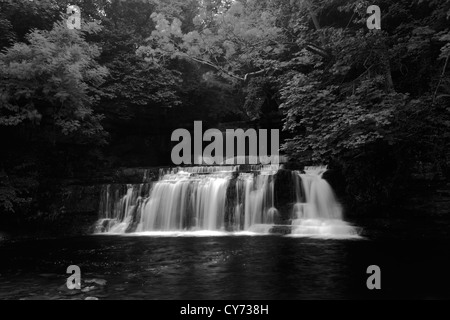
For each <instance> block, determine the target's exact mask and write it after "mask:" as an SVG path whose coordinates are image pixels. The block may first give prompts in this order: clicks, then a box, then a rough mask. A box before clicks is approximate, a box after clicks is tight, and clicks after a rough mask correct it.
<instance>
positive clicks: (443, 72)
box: [433, 54, 450, 102]
mask: <svg viewBox="0 0 450 320" xmlns="http://www.w3.org/2000/svg"><path fill="white" fill-rule="evenodd" d="M449 58H450V54H449V55H448V56H447V58H446V59H445V63H444V68H443V69H442V73H441V76H440V77H439V82H438V84H437V86H436V90H435V91H434V95H433V102H434V101H435V100H436V95H437V93H438V90H439V87H440V86H441V82H442V79H443V78H444V76H445V69H447V64H448V59H449Z"/></svg>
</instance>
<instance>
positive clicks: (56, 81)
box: [0, 21, 108, 210]
mask: <svg viewBox="0 0 450 320" xmlns="http://www.w3.org/2000/svg"><path fill="white" fill-rule="evenodd" d="M98 30H99V26H98V25H97V24H95V23H90V24H84V25H83V30H82V31H78V30H69V29H67V27H66V25H65V22H64V21H60V22H58V23H55V25H54V27H53V29H51V30H50V31H46V30H34V31H33V32H31V33H30V34H29V35H28V36H27V37H26V40H27V42H28V43H16V44H14V45H13V46H12V47H10V48H8V49H7V50H6V51H5V52H4V53H2V54H0V75H1V76H0V130H2V132H3V134H2V145H4V146H5V149H4V150H8V152H7V153H6V155H5V156H4V157H3V158H2V163H1V170H2V176H3V178H4V179H2V180H3V181H4V182H2V185H3V186H2V187H1V190H2V195H1V196H0V199H1V201H2V205H1V206H3V207H4V209H7V210H13V209H14V206H13V204H12V202H13V201H12V200H14V199H16V200H17V203H19V204H20V203H23V202H24V200H23V199H27V198H29V197H30V194H32V193H33V192H35V191H33V190H32V189H33V186H37V185H38V183H37V180H34V181H33V182H32V183H28V184H26V183H25V181H26V180H27V179H28V180H29V179H30V178H31V179H32V178H33V177H34V178H36V179H39V180H41V179H40V178H38V176H39V175H41V173H42V171H43V170H44V169H46V168H48V167H49V166H50V167H51V168H48V169H49V170H50V171H53V172H54V173H55V171H56V169H57V168H58V166H59V165H55V163H58V158H59V156H60V155H61V154H60V152H61V151H62V150H64V148H66V147H65V146H71V145H79V146H82V145H101V144H104V143H105V142H106V140H105V139H106V132H105V131H104V129H103V127H102V125H101V120H102V116H101V115H99V114H96V113H95V112H94V110H93V106H94V105H95V103H97V102H98V100H99V99H100V96H101V95H102V91H101V90H99V87H100V86H101V85H102V83H103V82H104V79H105V77H106V76H107V74H108V72H107V69H106V68H105V67H102V66H100V65H99V64H98V63H97V62H96V61H95V59H96V58H97V57H98V56H99V54H100V52H99V49H98V47H97V46H95V45H92V44H89V43H88V42H86V40H85V37H86V34H89V33H93V32H97V31H98ZM10 135H16V137H15V140H13V141H10V139H8V137H10ZM58 150H59V151H58ZM62 155H63V156H64V158H66V157H67V150H66V151H65V152H63V154H62ZM52 156H53V157H55V158H54V159H51V157H52ZM64 158H63V159H64ZM50 159H51V160H50ZM59 159H60V160H62V159H61V158H59ZM41 161H42V162H41ZM59 163H61V162H59ZM66 165H67V163H66ZM35 170H38V171H40V172H41V173H37V174H36V171H35ZM24 179H25V180H24ZM41 182H42V181H41Z"/></svg>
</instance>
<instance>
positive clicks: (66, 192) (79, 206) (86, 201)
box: [48, 185, 101, 235]
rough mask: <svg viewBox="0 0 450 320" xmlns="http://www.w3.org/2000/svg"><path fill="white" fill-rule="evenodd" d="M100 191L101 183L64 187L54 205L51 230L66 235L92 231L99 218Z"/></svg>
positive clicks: (50, 224)
mask: <svg viewBox="0 0 450 320" xmlns="http://www.w3.org/2000/svg"><path fill="white" fill-rule="evenodd" d="M100 191H101V186H100V185H96V186H81V185H69V186H66V187H64V188H63V189H62V190H61V192H60V194H59V195H58V197H57V199H56V201H55V203H54V204H53V206H52V207H53V210H52V211H53V212H52V217H53V219H52V220H53V221H50V223H49V224H48V225H49V228H50V232H51V233H57V234H59V233H61V234H64V235H78V234H88V233H91V228H92V225H93V224H94V223H95V221H96V220H97V218H98V208H99V204H100Z"/></svg>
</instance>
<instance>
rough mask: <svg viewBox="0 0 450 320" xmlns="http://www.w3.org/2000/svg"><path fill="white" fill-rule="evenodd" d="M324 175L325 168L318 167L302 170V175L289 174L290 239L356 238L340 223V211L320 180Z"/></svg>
mask: <svg viewBox="0 0 450 320" xmlns="http://www.w3.org/2000/svg"><path fill="white" fill-rule="evenodd" d="M326 171H327V167H323V166H320V167H305V169H304V173H300V172H298V171H294V172H293V175H294V179H293V180H294V181H295V188H296V195H297V196H296V200H297V203H295V204H294V207H293V208H294V209H293V220H292V226H293V227H292V230H291V235H292V236H320V237H333V238H335V237H349V236H358V228H355V227H354V226H352V225H350V224H349V223H347V222H345V221H344V220H343V219H342V218H343V217H342V207H341V205H340V203H339V202H338V201H337V200H336V197H335V195H334V192H333V189H332V188H331V186H330V185H329V183H328V182H327V181H326V180H325V179H323V178H322V175H323V174H324V173H325V172H326ZM301 191H303V192H301ZM302 193H303V195H304V196H303V198H302V197H301V194H302Z"/></svg>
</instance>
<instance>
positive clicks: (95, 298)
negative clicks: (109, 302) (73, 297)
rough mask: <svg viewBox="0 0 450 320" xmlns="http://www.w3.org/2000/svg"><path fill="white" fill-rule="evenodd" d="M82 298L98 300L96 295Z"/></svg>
mask: <svg viewBox="0 0 450 320" xmlns="http://www.w3.org/2000/svg"><path fill="white" fill-rule="evenodd" d="M84 300H99V299H98V298H97V297H86V298H85V299H84Z"/></svg>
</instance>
